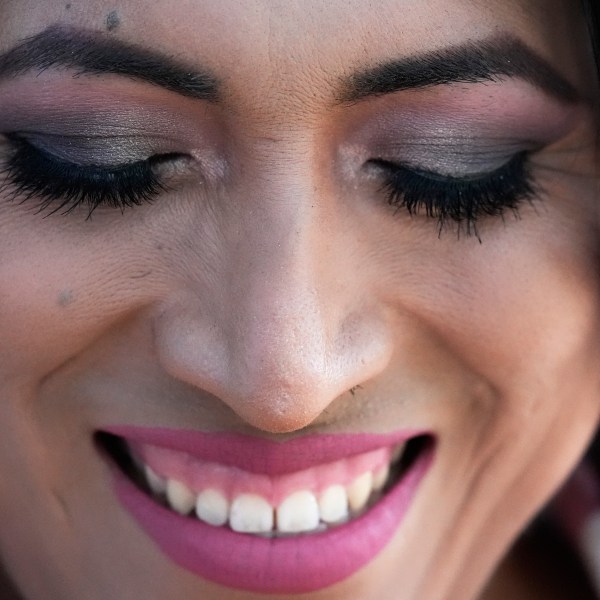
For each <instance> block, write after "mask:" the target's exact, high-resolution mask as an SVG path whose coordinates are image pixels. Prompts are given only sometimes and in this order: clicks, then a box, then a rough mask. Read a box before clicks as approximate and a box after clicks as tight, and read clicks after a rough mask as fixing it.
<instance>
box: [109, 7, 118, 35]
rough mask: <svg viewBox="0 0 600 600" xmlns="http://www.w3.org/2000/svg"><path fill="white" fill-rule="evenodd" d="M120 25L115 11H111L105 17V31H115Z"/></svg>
mask: <svg viewBox="0 0 600 600" xmlns="http://www.w3.org/2000/svg"><path fill="white" fill-rule="evenodd" d="M120 25H121V17H120V16H119V13H118V12H117V11H116V10H112V11H111V12H109V13H108V15H106V30H107V31H115V30H116V29H118V28H119V26H120Z"/></svg>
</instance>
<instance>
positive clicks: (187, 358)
mask: <svg viewBox="0 0 600 600" xmlns="http://www.w3.org/2000/svg"><path fill="white" fill-rule="evenodd" d="M298 157H299V154H298V153H296V160H295V162H293V163H292V162H291V159H290V157H289V156H288V157H287V158H286V156H285V155H280V156H279V157H278V158H277V160H275V159H273V160H270V161H266V160H265V156H261V157H259V158H257V159H256V160H257V162H258V161H260V167H258V166H255V167H254V168H248V169H247V173H248V175H246V176H244V177H243V179H244V181H243V182H242V183H241V185H240V186H239V189H240V191H237V192H235V193H233V194H232V196H231V198H230V201H231V202H233V203H234V206H236V207H237V208H236V209H235V211H233V213H230V215H231V217H230V219H231V221H232V222H229V223H228V224H227V227H226V229H227V231H226V232H225V233H224V236H223V239H224V240H225V241H224V242H223V247H222V253H221V257H220V266H221V269H222V270H221V275H219V281H218V284H217V285H216V286H215V287H212V288H211V292H209V293H212V294H213V295H214V298H216V299H217V300H216V303H214V304H213V303H212V302H208V303H206V302H199V304H201V305H202V306H204V307H207V306H212V308H210V311H209V312H210V314H207V313H205V314H200V313H199V312H198V311H195V310H194V309H193V308H192V309H186V310H179V311H173V313H172V315H173V316H172V318H166V317H165V318H163V319H162V325H161V328H160V331H161V332H162V333H161V336H159V337H160V338H161V339H160V341H159V343H160V344H161V348H159V355H160V356H161V357H162V360H163V363H164V365H165V367H166V368H167V370H168V371H169V372H171V373H172V374H173V375H175V376H176V377H177V378H179V379H183V380H185V381H186V382H187V383H191V384H192V385H196V386H197V387H199V388H202V389H204V390H207V391H209V392H211V393H212V394H213V395H215V396H217V397H218V398H219V399H220V400H221V401H223V402H224V403H225V404H227V405H229V407H230V408H231V409H232V410H233V411H234V412H235V413H236V414H237V415H238V416H240V417H241V418H242V419H244V420H245V421H246V422H248V423H249V424H251V425H253V426H255V427H257V428H259V429H263V430H266V431H270V432H274V433H277V432H286V431H294V430H297V429H301V428H303V427H305V426H307V425H308V424H310V423H311V422H312V421H313V420H315V419H316V418H317V417H318V415H319V414H320V413H322V412H323V411H324V410H325V409H326V408H327V406H328V405H329V404H330V403H331V402H332V401H333V400H335V399H336V398H337V397H339V396H340V395H341V394H342V393H344V392H345V391H347V390H348V389H350V388H351V387H353V386H355V385H357V384H359V383H364V381H365V380H366V379H369V378H370V377H372V376H374V375H375V374H376V373H377V372H379V371H380V370H381V369H383V368H384V367H385V365H386V364H387V360H388V359H389V356H390V346H389V343H388V342H389V340H388V339H387V329H386V328H385V327H384V326H382V320H381V319H380V318H379V316H378V315H377V311H376V310H373V304H371V305H369V306H368V307H367V308H366V309H365V304H364V303H363V302H362V300H364V298H365V296H366V292H365V289H364V284H365V282H364V281H362V280H361V278H360V277H359V276H357V275H356V273H354V274H353V273H352V265H351V264H349V260H348V259H347V258H346V257H347V256H349V255H352V254H353V253H352V252H346V250H348V249H347V248H346V245H348V244H349V243H350V242H349V241H348V240H349V238H348V236H347V235H344V234H340V233H338V232H337V227H336V223H335V222H333V221H335V218H336V217H335V215H336V214H337V212H336V209H335V207H334V208H333V209H332V205H334V204H335V199H334V198H332V197H331V196H327V194H328V193H329V192H328V190H327V189H326V188H325V186H322V185H319V182H318V181H317V178H316V177H315V173H316V172H317V171H318V170H317V169H314V168H313V166H312V165H310V164H309V162H310V159H309V158H308V157H307V155H306V154H304V155H302V156H300V158H298ZM265 164H266V165H268V167H265ZM245 170H246V169H244V171H245ZM233 221H234V222H233ZM192 285H193V287H194V290H193V293H192V294H191V295H188V296H186V298H188V299H189V298H190V297H192V298H193V297H194V295H196V296H197V297H198V299H200V296H201V295H202V294H203V293H207V292H206V291H205V290H204V289H201V288H199V287H198V286H197V284H192ZM186 302H189V300H186ZM181 315H183V316H181ZM186 319H187V320H186ZM173 323H175V326H172V324H173ZM182 340H183V343H181V341H182Z"/></svg>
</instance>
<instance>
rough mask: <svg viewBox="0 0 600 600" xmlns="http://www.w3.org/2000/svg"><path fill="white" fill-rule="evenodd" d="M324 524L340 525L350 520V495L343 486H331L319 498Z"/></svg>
mask: <svg viewBox="0 0 600 600" xmlns="http://www.w3.org/2000/svg"><path fill="white" fill-rule="evenodd" d="M319 512H320V513H321V520H322V521H323V522H324V523H340V522H342V521H345V520H346V519H347V518H348V494H346V489H345V488H344V486H342V485H332V486H329V487H328V488H327V489H326V490H325V491H324V492H323V493H322V494H321V496H320V498H319Z"/></svg>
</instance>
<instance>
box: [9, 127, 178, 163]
mask: <svg viewBox="0 0 600 600" xmlns="http://www.w3.org/2000/svg"><path fill="white" fill-rule="evenodd" d="M5 137H6V138H7V139H8V140H10V141H13V142H15V143H17V144H18V143H25V144H28V145H29V146H31V147H32V148H33V149H35V150H37V151H39V152H42V153H44V154H46V155H47V156H49V157H50V158H53V159H55V160H59V161H63V162H66V163H69V164H72V165H74V166H82V167H84V166H89V165H94V166H101V167H106V168H111V167H118V166H123V165H127V164H131V163H134V162H138V161H142V160H148V159H150V158H152V157H153V156H159V155H164V154H174V152H172V151H160V150H158V148H156V147H152V146H151V145H150V144H149V143H148V142H147V140H145V139H144V140H135V139H133V138H131V137H123V138H106V137H87V136H76V137H75V136H64V135H61V136H58V135H47V134H39V133H28V132H26V133H24V132H14V133H9V134H5ZM157 150H158V151H157Z"/></svg>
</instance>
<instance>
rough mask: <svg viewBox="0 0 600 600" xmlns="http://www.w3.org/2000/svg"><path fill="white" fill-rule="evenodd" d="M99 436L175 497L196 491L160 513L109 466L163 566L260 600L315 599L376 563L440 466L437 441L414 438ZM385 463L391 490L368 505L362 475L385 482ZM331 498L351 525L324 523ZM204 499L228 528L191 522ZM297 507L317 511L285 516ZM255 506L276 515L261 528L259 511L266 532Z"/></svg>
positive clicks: (166, 432) (163, 432)
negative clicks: (272, 596)
mask: <svg viewBox="0 0 600 600" xmlns="http://www.w3.org/2000/svg"><path fill="white" fill-rule="evenodd" d="M104 432H106V433H108V434H111V435H112V436H118V438H119V439H120V440H122V441H124V442H125V443H126V444H127V446H128V447H129V448H130V449H132V452H133V456H134V460H136V462H138V464H139V463H140V462H141V463H143V464H144V465H146V467H145V468H146V469H151V470H152V472H153V473H154V475H153V477H155V478H156V479H161V480H162V481H168V482H169V485H170V484H171V482H172V478H173V477H176V479H177V480H178V482H180V483H179V484H178V485H180V487H183V489H184V490H187V492H186V493H188V492H190V491H191V495H190V499H191V502H190V504H189V505H187V504H186V502H187V496H186V495H185V494H184V495H183V496H182V493H181V492H178V495H177V497H176V499H175V500H174V499H173V497H171V496H170V495H169V494H170V493H171V488H169V489H168V491H167V497H168V501H167V500H165V501H164V502H160V501H158V500H157V497H153V495H152V494H151V493H149V492H148V491H147V490H144V489H143V486H140V485H137V484H136V483H134V482H133V481H132V480H131V479H130V478H129V477H128V476H127V475H126V474H125V472H124V471H123V470H122V469H119V468H118V467H117V464H115V463H114V462H112V461H111V466H112V467H113V468H112V472H113V475H114V484H115V489H116V493H117V497H118V498H119V500H120V502H121V504H122V505H123V506H124V508H125V509H126V510H127V511H128V512H129V513H130V514H131V515H132V516H133V518H134V519H135V520H136V521H137V523H138V524H139V525H140V527H141V528H142V529H143V530H144V531H145V532H146V533H147V534H148V535H149V537H150V538H151V539H152V540H153V541H154V542H155V543H156V544H157V545H158V547H159V548H160V549H161V550H162V551H163V552H164V554H166V555H167V556H168V557H169V558H170V559H171V560H172V561H174V562H175V563H176V564H177V565H179V566H181V567H183V568H185V569H187V570H189V571H191V572H192V573H195V574H196V575H198V576H200V577H202V578H204V579H206V580H209V581H211V582H213V583H217V584H220V585H223V586H226V587H228V588H233V589H240V590H246V591H249V592H257V593H262V594H269V593H281V594H299V593H307V592H314V591H317V590H320V589H323V588H326V587H329V586H331V585H333V584H335V583H337V582H340V581H343V580H344V579H347V578H348V577H350V576H351V575H352V574H353V573H355V572H356V571H358V570H359V569H360V568H361V567H363V566H364V565H366V564H367V563H368V562H370V561H371V560H372V559H373V558H375V556H377V555H378V554H379V553H380V552H381V550H383V548H384V547H385V546H386V545H387V544H388V542H389V541H390V540H391V538H392V537H393V535H394V533H395V532H396V531H397V529H398V527H399V526H400V524H401V523H402V520H403V517H404V515H405V514H406V513H407V511H408V510H409V508H410V506H411V503H412V500H413V498H414V495H415V493H416V491H417V489H418V487H419V484H420V483H421V481H422V480H423V478H424V476H425V475H426V473H427V472H428V470H429V468H430V466H431V464H432V461H433V456H434V444H433V438H432V436H430V435H428V434H426V433H424V432H418V431H402V432H397V433H393V434H386V435H367V434H357V435H349V434H339V435H310V436H305V437H300V438H295V439H293V440H290V441H287V442H273V441H268V440H263V439H259V438H256V437H252V436H246V435H238V434H229V433H202V432H197V431H183V430H171V429H156V428H138V427H129V426H123V427H121V426H114V427H110V428H107V429H105V430H104ZM394 448H395V449H396V450H397V452H396V453H398V451H399V450H398V449H400V448H402V449H403V453H402V454H403V456H402V458H398V464H396V463H394V462H393V457H392V455H393V449H394ZM390 461H391V462H392V472H391V474H390V475H389V476H388V479H387V480H386V483H383V479H381V481H380V482H379V485H380V486H381V489H380V490H377V485H376V483H373V485H374V488H373V489H374V490H377V491H373V492H372V495H371V496H370V499H369V500H367V496H365V495H364V494H363V495H362V496H360V493H359V496H356V493H357V492H356V490H358V488H357V487H356V483H355V482H358V481H359V480H361V481H362V480H364V479H365V476H364V474H365V473H366V474H369V473H371V472H376V473H377V472H383V471H384V470H385V472H386V473H387V472H389V463H390ZM382 463H386V464H382ZM361 472H364V473H363V475H360V476H359V474H360V473H361ZM157 473H158V475H157ZM370 481H371V482H374V481H375V480H374V479H373V477H371V479H370ZM181 482H182V483H181ZM203 486H204V487H203ZM269 486H270V487H269ZM294 486H296V488H294ZM344 486H345V487H344ZM353 486H354V487H353ZM205 487H209V488H210V490H208V491H207V490H206V489H204V488H205ZM333 489H335V490H336V491H338V490H340V489H341V490H344V489H346V490H347V492H348V502H349V505H350V508H349V509H348V511H349V512H348V513H347V515H346V518H345V519H343V520H342V521H340V522H337V523H335V522H333V521H328V519H327V510H329V509H328V508H327V506H329V504H327V502H325V501H324V498H325V497H326V496H327V494H328V493H329V492H330V491H331V490H333ZM294 490H295V491H294ZM163 491H164V489H163ZM199 492H200V495H199V496H198V498H200V497H206V496H207V494H208V495H210V494H212V496H211V498H212V497H214V496H217V497H218V498H220V499H221V504H223V506H225V507H226V508H225V509H224V510H225V511H226V514H225V515H224V517H223V518H222V519H221V518H217V519H216V520H214V519H211V518H210V515H211V514H214V510H213V513H210V511H209V518H208V522H206V520H203V519H204V514H205V513H204V512H202V510H200V512H199V513H198V508H196V512H197V514H198V515H200V516H201V517H202V518H197V517H196V516H187V513H188V512H193V511H194V499H195V496H194V494H197V493H199ZM353 494H354V495H353ZM286 495H287V496H289V500H288V501H287V505H286V501H285V500H284V497H285V496H286ZM298 496H300V497H302V498H309V499H311V498H312V503H313V504H314V506H312V505H311V506H310V507H309V508H308V509H307V508H306V505H304V506H303V507H302V508H301V509H299V512H300V516H299V517H298V515H295V514H294V511H293V510H290V509H289V507H288V505H290V504H292V505H293V502H291V499H292V498H297V497H298ZM257 498H259V499H261V500H262V502H263V505H265V506H266V507H267V509H268V508H269V504H268V503H269V502H271V503H272V504H273V507H272V509H271V511H270V512H271V515H272V516H271V517H270V518H271V521H270V522H269V521H267V522H266V524H265V518H267V519H268V518H269V510H266V509H264V506H263V505H261V510H262V511H263V512H262V513H261V515H262V521H261V520H259V521H256V512H252V511H250V512H249V513H248V514H244V511H243V510H242V509H241V508H239V507H241V506H242V505H243V503H244V501H246V502H247V501H248V499H254V501H255V503H256V499H257ZM357 498H359V500H357ZM317 500H318V502H317ZM357 502H362V504H357ZM200 503H201V501H200V499H199V500H198V505H197V506H198V507H199V506H200ZM213 504H214V502H213ZM221 504H219V507H220V506H221ZM202 506H203V507H204V505H202ZM211 506H212V505H209V508H211ZM227 507H228V508H227ZM236 507H238V508H239V510H238V508H236ZM173 508H175V509H176V510H173ZM319 509H320V510H321V519H322V520H321V522H318V514H319V512H318V511H319ZM228 510H229V515H230V519H229V521H227V511H228ZM265 510H266V513H265ZM236 511H237V512H236ZM315 511H316V513H315ZM323 511H325V512H323ZM205 512H206V511H205ZM178 513H181V514H178ZM238 513H241V514H242V517H240V516H239V514H238ZM265 514H266V517H265ZM313 514H316V516H315V517H314V519H316V521H314V522H313V523H312V524H310V525H306V519H307V518H308V517H307V515H309V516H310V515H313ZM310 518H312V517H310ZM310 518H309V521H310ZM303 519H304V521H303ZM323 521H325V522H323ZM255 522H256V523H257V525H256V527H257V528H256V529H252V527H254V526H255V525H254V523H255ZM298 523H300V525H299V524H298ZM294 527H296V529H294ZM302 527H311V528H314V531H304V530H303V529H302Z"/></svg>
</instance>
